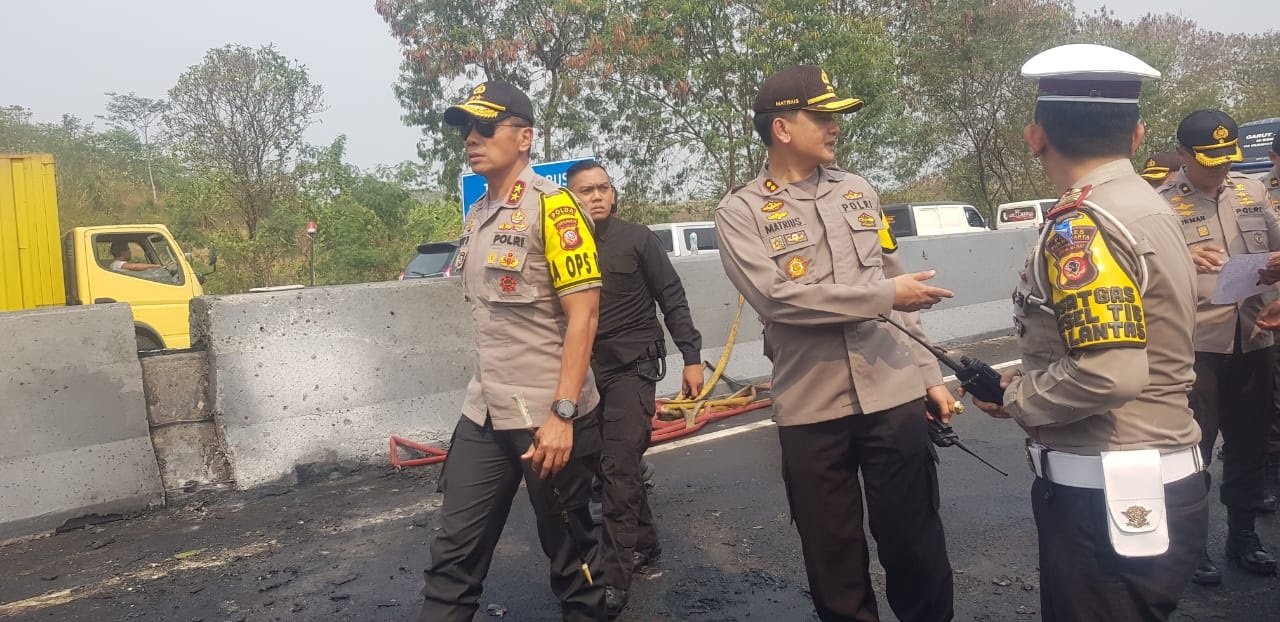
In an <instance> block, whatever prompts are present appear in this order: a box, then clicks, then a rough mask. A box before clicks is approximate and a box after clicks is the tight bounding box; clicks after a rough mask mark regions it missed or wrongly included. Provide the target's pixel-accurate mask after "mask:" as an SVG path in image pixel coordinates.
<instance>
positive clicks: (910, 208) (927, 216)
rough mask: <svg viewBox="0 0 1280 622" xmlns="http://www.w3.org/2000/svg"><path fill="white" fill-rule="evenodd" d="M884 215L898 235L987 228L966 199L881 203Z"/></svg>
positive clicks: (902, 236)
mask: <svg viewBox="0 0 1280 622" xmlns="http://www.w3.org/2000/svg"><path fill="white" fill-rule="evenodd" d="M884 215H885V218H886V219H888V221H889V230H890V231H892V232H893V235H894V237H898V238H906V237H911V236H925V235H946V234H948V233H973V232H975V231H986V230H987V222H986V221H985V220H983V218H982V214H981V213H979V212H978V208H976V207H974V206H972V205H969V204H968V203H956V202H954V201H930V202H926V203H892V204H889V205H885V206H884Z"/></svg>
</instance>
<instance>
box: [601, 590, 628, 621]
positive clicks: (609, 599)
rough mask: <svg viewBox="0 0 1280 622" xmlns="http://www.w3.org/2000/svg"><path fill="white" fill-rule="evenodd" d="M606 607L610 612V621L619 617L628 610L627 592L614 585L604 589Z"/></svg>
mask: <svg viewBox="0 0 1280 622" xmlns="http://www.w3.org/2000/svg"><path fill="white" fill-rule="evenodd" d="M604 607H605V609H606V610H608V612H609V619H610V620H612V619H613V618H616V617H618V615H619V614H621V613H622V610H623V609H626V608H627V591H626V590H624V589H622V588H620V587H613V586H612V585H609V586H605V588H604Z"/></svg>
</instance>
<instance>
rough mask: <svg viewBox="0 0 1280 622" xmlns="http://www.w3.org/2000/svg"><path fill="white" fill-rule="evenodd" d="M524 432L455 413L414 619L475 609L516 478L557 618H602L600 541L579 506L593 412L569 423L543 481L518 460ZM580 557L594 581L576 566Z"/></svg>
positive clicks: (594, 435) (596, 445) (591, 467)
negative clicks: (556, 467)
mask: <svg viewBox="0 0 1280 622" xmlns="http://www.w3.org/2000/svg"><path fill="white" fill-rule="evenodd" d="M532 438H533V435H532V432H530V431H529V430H494V429H493V427H492V425H490V422H489V420H488V419H486V421H485V425H483V426H481V425H476V423H475V422H473V421H471V420H470V419H468V418H466V417H462V418H460V419H459V421H458V425H457V427H456V428H455V429H454V432H453V442H452V443H451V445H450V447H449V457H448V459H447V460H446V461H445V464H444V469H443V471H442V472H441V475H440V492H443V493H444V507H443V508H441V512H440V534H439V535H438V536H437V537H436V539H435V541H434V542H432V543H431V563H430V565H429V566H428V568H427V571H426V587H425V588H424V589H423V596H424V602H423V606H422V612H421V614H420V615H419V618H418V619H419V620H422V621H423V622H427V621H431V622H446V621H447V622H453V621H457V622H464V621H467V622H469V621H470V620H471V619H472V618H473V617H474V616H475V614H476V612H477V610H478V609H479V607H480V593H481V591H482V589H483V587H484V585H483V583H484V578H485V576H486V575H488V574H489V564H490V562H491V561H492V560H493V551H494V547H496V546H497V544H498V537H499V536H501V535H502V530H503V527H505V526H506V524H507V516H508V514H509V513H510V512H511V502H512V500H513V499H514V498H515V495H516V492H517V490H518V489H519V487H520V482H521V481H522V480H523V481H524V483H525V486H526V487H527V488H528V490H529V502H530V503H531V504H532V505H533V510H534V516H535V517H536V520H537V523H538V539H539V540H541V542H542V551H543V552H544V553H546V555H547V559H548V560H549V561H550V571H551V591H552V592H553V593H554V594H555V596H556V598H557V599H559V601H560V609H561V614H562V616H563V619H564V620H566V621H568V620H572V621H575V622H577V621H587V620H605V619H607V616H606V612H605V605H604V583H603V582H602V581H601V580H600V578H599V577H600V574H601V556H600V547H599V545H598V543H597V539H596V536H595V533H594V530H593V528H592V527H593V526H592V524H591V513H590V511H589V510H588V509H587V502H588V500H589V499H590V496H591V477H592V474H593V472H594V471H595V469H596V465H597V464H598V463H599V460H600V457H599V456H600V427H599V425H598V423H597V415H596V413H595V412H592V413H588V414H587V415H585V416H582V417H579V418H578V420H577V421H575V423H574V437H573V455H572V458H571V459H570V460H569V464H568V465H566V466H565V468H564V469H563V470H561V471H560V472H559V473H558V474H556V475H554V476H552V477H549V478H547V479H542V478H541V477H539V475H538V474H537V473H535V472H534V471H533V470H532V469H531V468H530V463H528V462H525V461H522V460H521V459H520V456H521V455H522V454H524V452H525V451H526V450H527V449H528V448H529V445H530V443H531V441H532ZM565 517H567V518H568V521H569V522H568V524H567V525H566V523H565ZM584 561H585V562H586V563H587V565H588V568H590V570H591V575H592V577H593V579H594V585H591V584H588V583H587V579H586V577H584V576H583V574H582V564H583V562H584Z"/></svg>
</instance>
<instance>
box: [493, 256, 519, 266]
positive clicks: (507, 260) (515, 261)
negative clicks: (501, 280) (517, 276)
mask: <svg viewBox="0 0 1280 622" xmlns="http://www.w3.org/2000/svg"><path fill="white" fill-rule="evenodd" d="M498 265H499V266H502V267H503V268H518V267H520V258H519V257H516V256H515V253H507V254H506V255H503V256H502V259H499V260H498Z"/></svg>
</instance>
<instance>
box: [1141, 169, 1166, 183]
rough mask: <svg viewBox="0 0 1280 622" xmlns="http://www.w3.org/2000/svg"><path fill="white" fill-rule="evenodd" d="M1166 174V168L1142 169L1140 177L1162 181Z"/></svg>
mask: <svg viewBox="0 0 1280 622" xmlns="http://www.w3.org/2000/svg"><path fill="white" fill-rule="evenodd" d="M1168 176H1169V171H1167V170H1164V171H1143V172H1142V178H1143V179H1150V180H1151V181H1164V180H1165V178H1166V177H1168Z"/></svg>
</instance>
